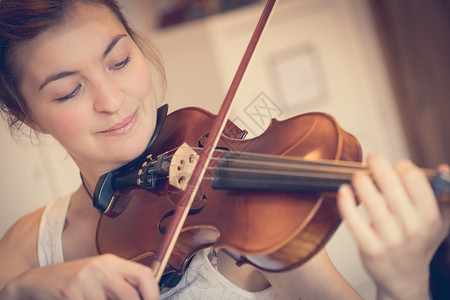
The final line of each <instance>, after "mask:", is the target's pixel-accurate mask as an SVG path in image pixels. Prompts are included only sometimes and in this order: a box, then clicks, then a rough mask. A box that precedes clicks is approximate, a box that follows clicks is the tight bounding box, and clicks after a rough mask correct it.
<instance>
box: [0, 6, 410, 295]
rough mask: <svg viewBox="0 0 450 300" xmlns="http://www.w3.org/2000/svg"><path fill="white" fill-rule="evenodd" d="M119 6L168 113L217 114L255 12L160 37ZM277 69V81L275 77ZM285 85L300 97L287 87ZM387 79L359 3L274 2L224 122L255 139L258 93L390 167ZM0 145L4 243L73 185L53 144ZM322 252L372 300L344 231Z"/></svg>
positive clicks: (392, 118) (148, 20)
mask: <svg viewBox="0 0 450 300" xmlns="http://www.w3.org/2000/svg"><path fill="white" fill-rule="evenodd" d="M122 2H124V3H125V4H126V9H127V11H128V12H129V14H130V15H131V16H134V19H133V20H134V23H135V24H136V25H137V27H138V28H139V29H140V30H141V31H144V32H146V33H148V34H149V35H150V36H151V37H152V38H153V40H154V42H155V44H157V46H158V47H159V48H160V49H161V51H162V53H163V56H164V60H165V63H166V67H167V74H168V82H169V87H168V92H167V97H166V99H165V100H164V102H166V101H167V102H169V104H170V106H171V110H173V109H176V108H179V107H184V106H192V105H193V106H200V107H204V108H207V109H209V110H211V111H213V112H217V109H218V107H219V103H220V102H221V101H222V100H223V98H224V95H225V93H226V90H227V88H228V85H229V83H230V82H231V79H232V76H233V74H234V72H235V70H236V68H237V64H238V62H239V61H240V59H241V56H242V54H243V50H244V47H245V46H246V44H247V42H248V39H249V37H250V34H251V32H252V30H253V28H254V26H255V24H256V20H257V18H258V16H259V14H260V11H261V8H262V6H261V5H252V6H250V7H247V8H243V9H241V10H238V11H235V12H230V13H226V14H223V15H220V16H215V17H212V18H208V19H206V20H203V21H196V22H192V23H189V24H187V25H185V26H176V27H173V28H169V29H165V30H160V31H158V30H153V29H152V28H151V26H152V24H153V21H152V14H151V12H150V11H148V12H149V13H148V14H147V13H145V12H146V9H149V8H148V3H149V2H145V1H130V2H128V1H125V0H124V1H122ZM127 3H129V4H127ZM130 4H132V5H130ZM141 5H143V6H141ZM290 66H295V68H290ZM276 68H280V69H281V68H284V69H283V70H285V72H283V73H282V74H281V76H279V75H278V76H277V75H276V72H277V71H276ZM286 74H290V75H289V76H285V75H286ZM292 78H297V79H298V80H299V81H301V82H302V84H303V85H302V87H301V88H299V87H298V86H297V85H295V84H292V83H291V82H290V79H292ZM386 78H387V76H386V70H385V68H384V65H383V63H382V60H381V55H380V49H379V45H378V41H377V39H376V36H375V34H374V28H373V21H372V19H371V17H370V14H369V12H368V9H367V6H366V1H361V0H281V1H280V3H279V4H278V6H277V8H276V12H275V15H274V17H273V18H272V22H271V24H270V25H269V28H268V30H267V32H266V33H265V35H264V36H263V41H262V43H261V45H260V47H258V50H257V54H256V56H255V59H254V61H253V63H252V65H251V67H250V69H249V72H248V74H247V75H246V78H245V81H244V82H243V83H242V89H241V90H240V91H239V93H238V96H237V99H238V102H237V104H236V105H235V107H234V110H233V113H232V116H231V119H233V120H235V121H236V123H238V124H239V125H240V126H245V127H247V128H248V129H249V131H250V132H253V133H254V134H258V133H260V132H261V131H262V130H263V129H261V127H259V125H257V123H256V119H255V118H252V117H251V114H250V116H249V108H251V107H252V101H253V100H255V99H257V97H258V95H260V94H261V92H263V93H264V95H266V96H267V98H269V99H270V100H271V101H273V103H276V105H277V108H278V111H277V112H276V113H277V114H276V116H277V118H278V119H284V118H287V117H289V116H292V115H296V114H300V113H303V112H306V111H312V110H319V111H325V112H328V113H330V114H332V115H334V116H335V117H336V118H337V120H338V122H339V123H340V124H341V125H342V126H343V127H344V128H345V129H346V130H347V131H349V132H351V133H353V134H354V135H355V136H356V137H357V138H358V139H359V140H360V142H361V144H362V147H363V149H364V152H365V153H368V152H373V151H377V152H382V153H384V154H385V155H387V156H388V157H389V158H390V159H391V160H395V159H397V158H400V157H404V156H408V153H407V151H406V147H405V143H404V137H403V134H402V131H401V129H400V126H399V121H398V117H397V113H396V111H395V106H394V104H393V100H392V98H393V97H392V92H391V89H390V86H389V84H388V82H387V79H386ZM283 86H284V88H283ZM296 95H299V96H298V98H296ZM296 99H297V100H298V103H297V102H295V100H296ZM259 100H261V99H259ZM265 100H268V99H265ZM260 120H261V119H260ZM267 121H268V119H266V120H264V122H265V123H266V125H267ZM0 144H1V149H0V170H1V171H2V175H1V176H2V177H1V180H0V189H1V191H2V197H1V199H0V207H1V210H0V235H2V234H3V233H4V232H5V231H6V230H7V228H8V227H9V226H10V225H11V224H12V223H13V222H14V220H16V219H17V218H19V217H20V216H21V215H23V214H25V213H27V212H30V211H32V210H34V209H36V208H37V207H39V206H41V205H44V204H45V203H46V202H47V201H49V200H50V199H53V198H55V197H59V196H61V195H63V194H66V193H68V192H70V191H71V190H73V189H74V188H75V187H76V186H78V185H79V184H80V180H79V175H78V172H77V169H76V167H75V166H74V164H73V163H72V162H71V161H70V159H69V158H68V157H67V155H66V154H64V151H62V150H61V149H60V148H59V147H58V146H57V145H56V144H55V143H54V142H52V141H48V140H47V139H45V140H44V142H43V143H42V144H43V145H42V146H41V147H28V146H20V145H17V144H16V143H15V142H14V141H12V140H11V138H10V136H9V133H8V131H7V129H6V125H4V126H1V128H0ZM25 144H27V142H25ZM327 249H328V251H329V253H330V256H331V257H332V259H333V261H334V263H335V264H336V265H337V267H338V268H339V270H340V271H341V272H342V273H343V274H344V276H345V277H346V278H347V279H348V280H349V281H350V283H351V284H352V285H353V286H354V287H355V288H356V289H357V290H358V291H359V292H360V293H361V294H362V295H363V296H364V297H365V298H366V299H374V290H373V285H372V283H371V282H370V280H369V278H368V277H367V275H366V274H365V271H364V269H363V268H362V266H361V263H360V261H359V258H358V253H357V249H356V247H355V245H354V244H353V241H352V239H351V238H350V237H349V234H348V232H347V231H346V229H345V227H343V226H341V227H340V229H339V230H338V232H337V233H336V234H335V236H334V237H333V239H332V240H331V241H330V243H329V244H328V246H327Z"/></svg>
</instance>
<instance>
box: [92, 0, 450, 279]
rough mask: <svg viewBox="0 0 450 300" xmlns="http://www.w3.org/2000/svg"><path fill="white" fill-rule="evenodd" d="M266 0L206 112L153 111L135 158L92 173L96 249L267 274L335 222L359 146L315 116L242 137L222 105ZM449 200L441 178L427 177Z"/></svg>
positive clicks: (314, 246)
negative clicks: (225, 85) (219, 259)
mask: <svg viewBox="0 0 450 300" xmlns="http://www.w3.org/2000/svg"><path fill="white" fill-rule="evenodd" d="M274 3H275V1H274V0H269V1H268V2H267V4H266V8H265V10H264V12H263V16H262V17H261V19H260V22H259V23H258V25H257V30H256V31H255V34H254V35H253V37H252V40H251V41H250V45H249V47H248V48H247V51H246V53H245V54H244V58H243V60H242V62H241V65H240V66H239V69H238V72H237V73H236V76H235V79H234V80H233V83H232V84H231V87H230V90H229V92H228V94H227V96H226V97H225V101H224V103H223V104H222V107H221V109H220V111H219V113H218V114H217V115H214V114H212V113H210V112H208V111H206V110H204V109H201V108H184V109H181V110H178V111H176V112H174V113H172V114H170V115H168V116H167V117H166V114H167V106H163V107H161V108H159V110H158V122H157V127H156V129H155V133H154V135H153V137H152V138H151V140H150V143H149V146H148V148H147V149H146V151H145V152H144V153H143V154H142V155H141V156H139V157H138V158H137V159H135V160H134V161H132V162H130V163H128V164H126V165H125V166H122V167H120V168H119V169H117V170H113V171H111V172H108V173H106V174H104V175H102V176H101V177H100V179H99V181H98V183H97V185H96V188H95V192H94V196H93V201H94V206H95V207H96V208H97V209H98V210H99V211H100V212H102V215H101V217H100V220H99V223H98V227H97V241H96V245H97V250H98V252H99V253H100V254H101V253H114V254H116V255H118V256H120V257H123V258H126V259H129V260H133V261H137V262H140V263H143V264H145V265H148V266H150V267H152V268H155V269H156V270H157V275H156V278H157V280H158V281H159V279H160V278H161V276H162V275H163V274H165V273H168V272H178V273H183V272H184V270H185V268H186V266H187V264H188V261H189V259H190V258H191V257H192V256H193V255H195V253H196V252H198V251H199V250H201V249H204V248H207V247H213V248H215V249H223V251H225V252H227V253H228V254H229V255H230V256H231V257H233V258H234V259H235V260H236V262H237V264H238V265H242V264H244V263H248V264H251V265H253V266H255V267H257V268H259V269H261V270H264V271H270V272H278V271H286V270H290V269H293V268H295V267H298V266H299V265H301V264H302V263H304V262H305V261H307V260H308V259H309V258H311V257H312V256H314V255H315V254H316V253H317V252H318V251H319V250H320V249H321V248H322V247H323V246H324V245H325V244H326V242H327V241H328V240H329V238H330V237H331V236H332V234H333V233H334V231H335V230H336V229H337V227H338V226H339V224H340V217H339V213H338V211H337V206H336V191H337V189H338V187H339V186H340V185H341V184H342V183H347V182H350V180H351V177H352V174H353V173H354V172H356V171H358V170H364V167H363V166H362V164H361V160H362V151H361V147H360V145H359V142H358V141H357V140H356V139H355V137H354V136H352V135H351V134H350V133H348V132H346V131H344V130H343V129H342V128H341V127H340V126H339V124H338V123H337V122H336V120H335V119H334V118H333V117H332V116H330V115H328V114H325V113H307V114H303V115H299V116H295V117H292V118H290V119H287V120H283V121H279V120H276V119H273V120H272V122H271V124H270V126H269V127H268V128H267V130H266V131H265V132H264V133H262V134H261V135H260V136H258V137H256V138H253V139H245V135H246V132H245V131H243V130H241V129H239V128H238V127H237V126H236V125H234V124H233V123H232V122H231V121H229V120H228V117H227V116H228V112H229V107H230V105H231V100H232V98H233V96H234V94H235V92H236V90H237V87H238V86H239V83H240V79H241V78H242V75H243V73H244V71H245V68H246V67H247V65H248V62H249V60H250V57H251V54H252V53H253V51H254V48H255V46H256V43H257V41H258V38H259V36H260V35H261V32H262V29H263V28H264V25H265V23H266V22H267V18H268V14H270V11H271V9H272V8H273V5H274ZM427 172H428V173H429V174H428V175H429V178H430V180H434V181H435V184H434V187H435V192H436V193H437V195H440V194H442V195H444V196H443V198H442V199H444V201H449V199H448V198H449V197H448V194H449V184H448V183H449V182H450V180H449V178H448V176H447V177H445V175H443V174H440V175H438V174H437V173H435V172H431V171H427Z"/></svg>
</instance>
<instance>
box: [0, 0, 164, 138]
mask: <svg viewBox="0 0 450 300" xmlns="http://www.w3.org/2000/svg"><path fill="white" fill-rule="evenodd" d="M78 2H83V3H86V4H97V5H104V6H106V7H108V8H109V9H110V10H111V11H112V12H113V13H114V15H115V16H116V17H117V18H118V20H119V21H120V22H121V23H122V25H123V26H124V28H125V30H126V31H127V33H128V34H129V35H130V37H131V38H132V39H133V40H134V41H135V42H136V44H137V45H138V46H139V48H140V49H141V51H142V52H143V53H144V55H145V56H146V58H147V59H148V60H149V61H150V63H151V65H152V66H153V67H154V68H155V70H156V72H157V73H158V75H159V76H160V78H159V79H160V80H161V85H162V88H163V90H164V89H165V84H166V77H165V72H164V67H163V64H162V60H161V57H160V55H159V52H158V51H157V50H156V48H155V47H154V46H153V44H152V43H151V41H150V39H149V38H147V37H146V36H144V35H141V34H138V33H137V32H135V31H134V30H133V29H132V28H131V27H130V26H129V23H128V21H127V20H126V19H125V17H124V15H123V14H122V12H121V10H120V6H119V5H118V3H117V1H116V0H27V1H23V0H0V108H1V110H2V111H3V113H4V115H5V117H6V118H7V120H8V124H9V128H10V130H11V132H12V131H13V130H14V129H15V130H19V129H20V128H21V126H22V124H23V120H24V119H25V117H26V116H27V106H26V102H25V101H24V99H23V97H22V95H21V93H20V90H19V83H20V77H21V74H20V70H18V68H17V67H16V64H15V63H14V51H15V46H16V45H18V44H19V43H21V42H23V41H27V40H31V39H33V38H34V37H36V36H37V35H39V34H40V33H41V32H43V31H45V30H48V29H49V28H52V27H55V26H58V25H60V24H62V23H63V22H64V20H65V19H66V18H67V16H68V15H69V14H70V12H71V10H72V9H73V8H74V6H75V4H76V3H78Z"/></svg>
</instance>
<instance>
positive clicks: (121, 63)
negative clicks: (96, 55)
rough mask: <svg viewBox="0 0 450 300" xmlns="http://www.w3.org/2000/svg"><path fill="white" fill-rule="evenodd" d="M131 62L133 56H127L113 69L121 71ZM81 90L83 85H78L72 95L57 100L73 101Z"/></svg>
mask: <svg viewBox="0 0 450 300" xmlns="http://www.w3.org/2000/svg"><path fill="white" fill-rule="evenodd" d="M130 60H131V56H127V58H125V60H123V61H121V62H119V63H117V64H115V65H114V67H113V69H114V70H120V69H123V68H125V67H126V66H127V65H128V63H129V62H130ZM80 88H81V84H78V85H77V87H76V88H75V89H74V90H73V91H72V92H71V93H70V94H68V95H66V96H64V97H61V98H57V99H56V100H57V101H59V102H64V101H67V100H69V99H72V98H74V97H75V96H76V95H77V94H78V92H79V91H80Z"/></svg>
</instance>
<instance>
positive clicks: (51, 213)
mask: <svg viewBox="0 0 450 300" xmlns="http://www.w3.org/2000/svg"><path fill="white" fill-rule="evenodd" d="M70 197H71V195H68V196H65V197H63V198H60V199H57V200H53V201H52V202H50V203H49V204H48V205H47V207H46V208H45V211H44V213H43V215H42V219H41V224H40V227H39V240H38V258H39V266H40V267H44V266H48V265H51V264H57V263H63V262H64V253H63V248H62V239H61V237H62V232H63V229H64V223H65V221H66V214H67V208H68V207H69V203H70ZM209 253H210V249H204V250H202V251H200V252H199V253H197V255H195V256H194V258H193V259H192V261H191V263H190V265H189V268H188V269H187V270H186V272H185V273H184V275H183V277H182V279H181V281H180V282H179V283H178V284H177V285H176V286H175V287H174V288H172V289H170V290H168V291H166V292H163V293H162V294H161V299H162V300H163V299H164V300H166V299H171V300H172V299H183V300H185V299H195V300H210V299H235V300H241V299H242V300H244V299H262V300H263V299H276V298H277V296H276V293H275V290H274V289H273V288H272V287H269V288H267V289H265V290H263V291H260V292H248V291H246V290H243V289H241V288H239V287H237V286H236V285H234V284H233V283H231V281H229V280H228V279H227V278H225V277H224V276H223V275H222V274H221V273H220V272H219V271H218V270H217V269H216V267H215V266H213V263H214V261H211V260H210V258H208V254H209Z"/></svg>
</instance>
